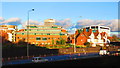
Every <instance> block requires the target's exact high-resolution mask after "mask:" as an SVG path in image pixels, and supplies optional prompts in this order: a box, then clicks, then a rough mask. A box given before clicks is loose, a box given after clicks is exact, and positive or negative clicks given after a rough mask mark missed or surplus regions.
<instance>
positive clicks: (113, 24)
mask: <svg viewBox="0 0 120 68" xmlns="http://www.w3.org/2000/svg"><path fill="white" fill-rule="evenodd" d="M90 25H103V26H108V27H110V28H111V30H112V31H118V28H120V27H118V19H113V20H91V19H83V20H79V21H77V25H76V26H75V27H76V28H81V27H84V26H90Z"/></svg>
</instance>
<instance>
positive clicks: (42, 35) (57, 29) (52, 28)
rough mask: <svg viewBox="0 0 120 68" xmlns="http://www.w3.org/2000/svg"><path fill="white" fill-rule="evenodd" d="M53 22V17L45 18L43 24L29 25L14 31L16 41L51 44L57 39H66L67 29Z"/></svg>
mask: <svg viewBox="0 0 120 68" xmlns="http://www.w3.org/2000/svg"><path fill="white" fill-rule="evenodd" d="M54 23H55V20H54V19H47V20H44V25H29V26H27V27H29V29H22V30H20V31H17V32H16V42H18V41H20V40H24V41H25V42H29V43H30V44H37V45H47V44H48V45H53V44H56V41H57V40H58V41H59V40H60V39H64V40H67V31H66V30H65V29H63V28H62V27H61V26H58V25H54ZM27 38H28V39H27Z"/></svg>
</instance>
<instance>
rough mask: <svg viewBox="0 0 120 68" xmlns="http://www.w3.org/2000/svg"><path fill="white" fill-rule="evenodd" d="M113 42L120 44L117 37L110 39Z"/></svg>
mask: <svg viewBox="0 0 120 68" xmlns="http://www.w3.org/2000/svg"><path fill="white" fill-rule="evenodd" d="M110 41H111V42H119V38H118V37H117V36H116V35H112V39H110Z"/></svg>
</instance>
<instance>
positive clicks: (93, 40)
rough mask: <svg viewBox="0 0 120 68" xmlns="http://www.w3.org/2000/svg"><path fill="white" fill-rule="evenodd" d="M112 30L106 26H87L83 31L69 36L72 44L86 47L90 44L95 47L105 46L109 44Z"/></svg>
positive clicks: (80, 30) (79, 30)
mask: <svg viewBox="0 0 120 68" xmlns="http://www.w3.org/2000/svg"><path fill="white" fill-rule="evenodd" d="M109 37H110V28H109V27H105V26H97V25H96V26H95V25H94V26H89V27H88V26H87V27H85V28H82V29H78V30H77V31H76V32H75V34H73V35H70V36H69V40H68V41H70V42H71V44H74V42H75V44H76V45H77V46H78V45H84V43H86V42H89V43H90V44H91V45H92V46H93V47H95V46H96V45H99V46H104V45H105V44H107V43H109V42H110V40H109V39H108V38H109Z"/></svg>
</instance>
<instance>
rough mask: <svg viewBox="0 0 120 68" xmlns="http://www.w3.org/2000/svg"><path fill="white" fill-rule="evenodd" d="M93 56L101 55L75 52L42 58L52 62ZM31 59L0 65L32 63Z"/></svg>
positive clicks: (6, 62) (5, 62)
mask: <svg viewBox="0 0 120 68" xmlns="http://www.w3.org/2000/svg"><path fill="white" fill-rule="evenodd" d="M94 57H101V56H100V55H99V54H98V53H77V54H66V55H57V56H48V57H43V58H44V59H48V62H52V61H61V60H73V59H83V58H94ZM31 60H32V58H31V59H26V60H12V61H4V62H3V63H2V65H3V66H6V65H15V64H26V63H33V62H32V61H31Z"/></svg>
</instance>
